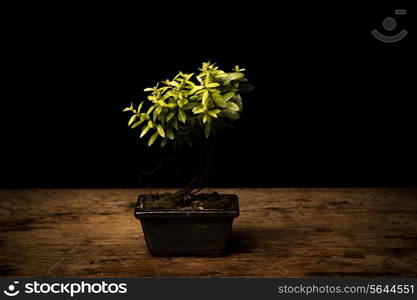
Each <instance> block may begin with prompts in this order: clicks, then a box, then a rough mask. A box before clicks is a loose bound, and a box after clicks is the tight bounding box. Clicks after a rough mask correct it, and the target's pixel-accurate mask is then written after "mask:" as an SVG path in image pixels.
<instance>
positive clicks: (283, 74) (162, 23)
mask: <svg viewBox="0 0 417 300" xmlns="http://www.w3.org/2000/svg"><path fill="white" fill-rule="evenodd" d="M349 3H350V4H349V5H347V4H341V3H327V4H324V3H322V4H316V3H315V4H311V3H310V4H308V3H307V4H302V3H297V4H295V3H294V4H293V5H283V4H279V5H275V6H273V4H272V2H271V1H269V2H260V1H258V2H256V3H244V2H243V1H242V2H234V3H232V2H228V5H227V7H226V4H225V3H223V2H205V3H203V4H199V5H197V4H196V2H194V3H193V2H191V3H185V2H181V4H179V2H178V3H171V4H165V3H163V2H158V3H154V4H153V5H150V4H147V5H146V6H145V5H137V4H136V5H125V4H123V5H122V4H120V5H117V6H115V4H108V5H106V6H104V5H103V4H97V5H90V6H88V7H87V6H86V5H85V4H82V5H76V4H71V5H70V4H66V5H63V4H60V5H59V6H57V5H56V4H48V5H46V4H45V5H44V6H42V7H41V6H39V4H36V6H32V7H28V6H23V5H21V6H20V7H15V8H10V9H9V10H4V14H5V15H6V16H7V17H8V18H7V19H6V21H5V24H4V26H3V31H4V36H3V41H4V43H3V46H2V47H3V50H6V51H5V52H4V53H5V54H4V55H3V65H4V67H5V68H3V74H4V75H5V78H4V80H3V84H4V89H3V91H2V104H1V105H2V112H1V115H2V118H1V123H2V124H1V132H2V145H1V154H2V160H1V171H0V172H1V177H2V178H1V182H0V186H2V187H8V188H13V187H18V188H20V187H139V186H147V185H150V186H154V187H158V186H162V187H173V186H180V185H181V184H183V182H184V181H186V179H187V176H189V173H190V172H191V170H193V168H194V167H195V155H194V153H193V149H183V150H182V151H181V152H180V153H174V152H173V151H171V150H169V149H167V150H162V151H161V150H160V149H158V147H152V148H150V149H148V148H147V146H146V145H145V144H144V143H142V140H139V139H138V133H137V131H132V130H130V129H129V128H128V127H127V120H128V115H127V114H124V113H122V112H121V110H122V108H123V107H124V106H126V105H129V103H130V101H139V100H142V99H143V98H144V93H143V89H144V88H145V87H148V86H151V85H153V84H154V83H155V82H156V81H158V80H163V79H166V78H167V77H170V76H173V75H175V73H176V72H177V71H179V70H182V71H184V72H191V71H193V70H195V68H197V67H198V66H199V65H200V64H201V62H203V61H206V60H212V61H215V62H217V63H218V64H219V65H220V66H221V67H223V68H226V69H227V68H231V67H233V66H234V65H235V64H239V65H240V66H243V67H245V68H247V70H248V72H247V76H248V78H249V79H250V81H251V83H252V84H253V85H254V86H255V90H254V91H253V92H251V93H250V94H245V95H243V100H244V105H245V107H244V112H243V115H242V119H241V120H240V121H238V122H237V123H236V127H235V129H234V130H230V131H228V132H225V133H224V135H223V136H222V138H221V140H220V144H219V146H218V149H217V150H218V151H217V157H216V158H217V160H216V162H215V165H214V170H213V173H212V177H211V179H210V185H211V186H225V187H227V186H233V187H234V186H241V187H246V186H249V187H251V186H256V187H263V186H416V183H417V181H416V173H415V170H416V166H417V159H416V157H415V153H417V151H416V150H417V149H416V146H415V144H414V140H415V136H416V134H415V128H416V118H415V108H414V107H413V102H414V101H415V98H416V97H415V87H413V85H412V81H414V82H415V74H414V72H415V66H413V56H412V53H413V52H414V55H415V51H414V50H415V49H412V47H414V46H413V43H412V39H413V36H412V34H409V35H408V36H407V37H406V38H405V39H404V40H402V41H400V42H399V43H396V44H384V43H382V42H380V41H377V40H376V39H375V38H373V37H372V36H371V34H370V31H371V30H372V29H375V28H377V29H379V30H380V31H381V32H384V33H387V32H386V31H384V29H382V20H383V19H384V18H385V17H388V16H393V17H394V9H395V8H407V7H406V6H403V7H399V6H398V5H399V2H395V5H385V6H381V4H378V2H375V3H374V4H372V5H371V4H369V3H368V6H367V7H364V4H363V3H359V2H358V3H356V4H353V3H351V2H349ZM411 18H412V13H411V12H410V11H408V12H407V15H406V16H396V19H397V29H396V30H395V31H394V33H397V32H398V31H399V30H400V29H401V28H405V29H408V30H409V31H412V30H411V29H412V28H411V23H410V21H409V20H410V19H411ZM412 89H414V92H412ZM161 163H163V167H162V168H160V169H158V170H157V171H155V172H154V176H145V177H142V179H143V180H142V181H141V182H139V174H140V172H141V171H149V170H152V169H154V168H155V167H158V166H159V165H160V164H161Z"/></svg>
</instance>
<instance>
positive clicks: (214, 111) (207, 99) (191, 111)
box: [123, 62, 251, 196]
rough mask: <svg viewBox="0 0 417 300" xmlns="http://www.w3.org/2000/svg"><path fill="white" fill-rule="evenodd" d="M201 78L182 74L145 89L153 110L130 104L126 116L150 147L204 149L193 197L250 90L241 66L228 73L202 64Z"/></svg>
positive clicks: (191, 186) (190, 188)
mask: <svg viewBox="0 0 417 300" xmlns="http://www.w3.org/2000/svg"><path fill="white" fill-rule="evenodd" d="M199 71H200V72H199V73H198V75H195V74H194V73H191V74H185V73H182V72H179V73H178V75H176V76H175V77H174V78H173V79H172V80H165V81H162V82H161V85H160V84H159V83H158V84H156V86H155V87H153V88H146V89H145V92H149V93H150V95H149V96H148V100H149V102H148V103H149V104H150V106H149V105H148V106H149V107H148V108H147V109H145V108H144V105H145V101H142V102H141V103H140V104H139V106H138V107H137V109H136V108H135V107H134V106H133V104H131V105H130V107H126V108H125V109H124V110H123V111H128V112H131V113H132V116H131V117H130V120H129V122H128V125H129V126H130V127H131V128H132V129H133V128H137V127H139V126H141V127H140V138H143V137H145V136H146V135H147V136H149V139H148V146H151V145H153V144H154V143H155V142H156V141H157V140H158V139H159V140H160V145H161V147H164V146H165V145H166V144H167V143H168V142H172V143H173V145H174V147H176V148H180V147H182V146H183V144H184V143H187V144H189V145H191V146H194V145H198V146H199V147H200V148H201V153H202V159H201V161H200V165H199V167H198V170H197V172H196V175H195V176H194V178H193V179H192V180H191V181H190V183H189V184H188V185H187V186H186V187H185V189H184V194H185V196H190V195H191V194H192V193H196V192H198V191H200V190H201V188H203V187H204V185H205V184H206V183H207V180H208V176H209V172H210V168H211V165H212V160H213V155H214V147H215V143H216V135H217V133H218V132H219V131H221V130H222V129H224V128H226V127H229V126H231V123H232V122H233V121H234V120H237V119H239V116H240V113H241V112H242V99H241V97H240V92H242V91H244V90H250V89H251V86H250V85H248V84H246V82H247V79H246V78H245V75H244V73H243V72H244V71H245V69H240V68H239V66H236V67H235V68H234V69H233V72H224V71H222V70H220V69H219V68H218V67H217V66H216V65H215V64H212V63H210V62H207V63H203V65H202V67H201V68H199Z"/></svg>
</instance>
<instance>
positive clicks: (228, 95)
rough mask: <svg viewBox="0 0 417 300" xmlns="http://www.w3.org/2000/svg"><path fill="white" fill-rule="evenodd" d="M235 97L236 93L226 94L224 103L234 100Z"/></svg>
mask: <svg viewBox="0 0 417 300" xmlns="http://www.w3.org/2000/svg"><path fill="white" fill-rule="evenodd" d="M234 95H235V92H228V93H226V94H224V95H223V101H224V102H227V101H229V100H230V99H232V98H233V96H234Z"/></svg>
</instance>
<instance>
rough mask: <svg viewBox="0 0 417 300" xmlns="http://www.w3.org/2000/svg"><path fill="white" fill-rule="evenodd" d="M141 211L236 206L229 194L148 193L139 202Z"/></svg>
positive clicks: (229, 207)
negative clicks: (186, 194)
mask: <svg viewBox="0 0 417 300" xmlns="http://www.w3.org/2000/svg"><path fill="white" fill-rule="evenodd" d="M140 205H141V206H140V209H141V210H143V211H150V210H152V211H154V210H208V209H209V210H232V209H235V208H236V207H235V206H236V202H235V201H233V197H232V196H231V195H225V194H219V193H217V192H213V193H201V194H192V195H188V196H185V195H184V193H182V192H181V191H179V192H176V193H164V194H148V195H146V196H145V198H144V201H143V202H141V204H140Z"/></svg>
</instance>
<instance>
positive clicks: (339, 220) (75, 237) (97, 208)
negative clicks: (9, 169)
mask: <svg viewBox="0 0 417 300" xmlns="http://www.w3.org/2000/svg"><path fill="white" fill-rule="evenodd" d="M159 191H161V192H163V191H166V190H159ZM218 191H220V192H224V193H235V194H238V195H239V201H240V209H241V215H240V217H239V218H237V219H236V220H235V223H234V228H233V235H232V239H231V241H230V248H229V253H228V255H226V256H223V257H177V258H155V257H152V256H150V255H149V254H148V251H147V249H146V246H145V241H144V238H143V234H142V230H141V228H140V223H139V221H138V220H136V219H135V218H134V217H133V207H134V204H135V200H136V198H137V195H138V194H141V193H146V192H148V191H146V190H137V189H136V190H135V189H101V190H92V189H62V190H59V189H55V190H50V189H40V190H0V276H3V277H21V276H22V277H25V276H39V277H320V276H374V277H379V276H391V277H417V189H299V188H298V189H282V188H280V189H219V190H218Z"/></svg>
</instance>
